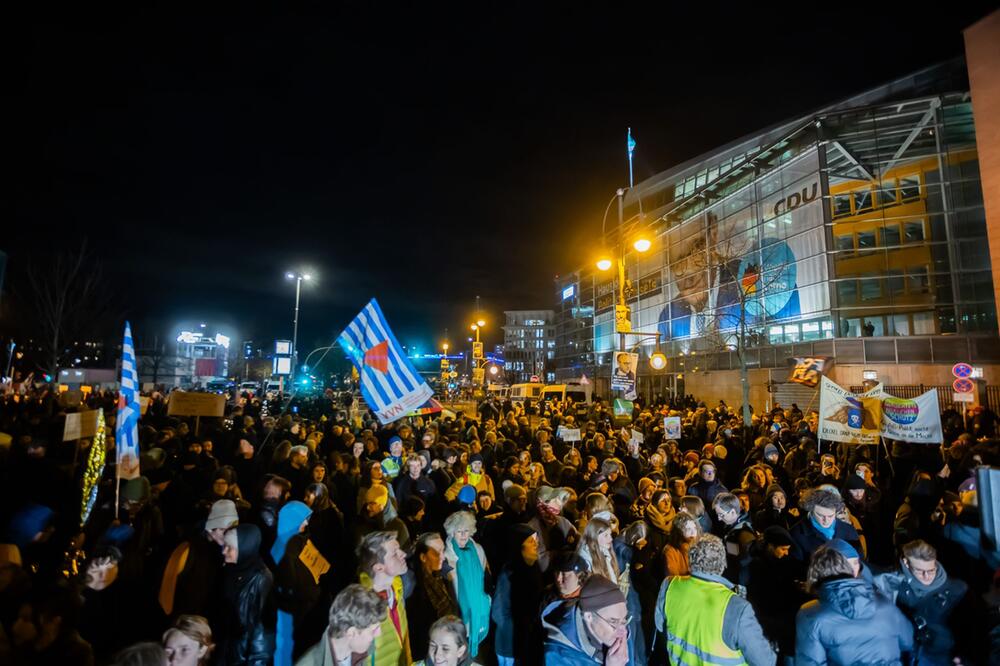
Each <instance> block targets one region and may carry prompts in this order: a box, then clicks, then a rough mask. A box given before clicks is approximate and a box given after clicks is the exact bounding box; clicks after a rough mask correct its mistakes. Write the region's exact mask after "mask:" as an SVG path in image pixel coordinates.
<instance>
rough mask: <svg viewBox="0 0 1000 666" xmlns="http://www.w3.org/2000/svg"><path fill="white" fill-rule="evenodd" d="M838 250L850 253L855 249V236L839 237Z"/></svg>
mask: <svg viewBox="0 0 1000 666" xmlns="http://www.w3.org/2000/svg"><path fill="white" fill-rule="evenodd" d="M837 249H838V250H841V251H843V252H850V251H851V250H853V249H854V235H853V234H845V235H843V236H837Z"/></svg>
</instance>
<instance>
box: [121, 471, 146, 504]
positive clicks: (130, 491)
mask: <svg viewBox="0 0 1000 666" xmlns="http://www.w3.org/2000/svg"><path fill="white" fill-rule="evenodd" d="M149 495H150V489H149V479H147V478H146V477H144V476H138V477H136V478H134V479H129V480H128V481H126V482H125V483H123V484H122V487H121V497H122V499H124V500H129V501H132V502H142V501H143V500H148V499H149Z"/></svg>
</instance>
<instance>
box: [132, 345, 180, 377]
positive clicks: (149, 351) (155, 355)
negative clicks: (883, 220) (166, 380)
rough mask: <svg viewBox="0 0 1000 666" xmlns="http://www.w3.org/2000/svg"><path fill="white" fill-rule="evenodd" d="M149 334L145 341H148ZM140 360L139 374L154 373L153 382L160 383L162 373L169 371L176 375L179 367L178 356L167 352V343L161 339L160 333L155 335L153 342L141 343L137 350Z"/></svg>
mask: <svg viewBox="0 0 1000 666" xmlns="http://www.w3.org/2000/svg"><path fill="white" fill-rule="evenodd" d="M148 340H149V338H148V336H147V337H145V338H144V340H143V341H144V342H148ZM136 356H137V357H138V359H137V360H138V362H139V375H140V377H145V376H149V375H152V378H153V384H159V383H160V373H161V372H167V373H168V374H169V375H171V376H172V375H174V374H175V372H176V368H177V358H176V357H175V356H172V355H169V354H168V353H167V345H166V343H165V342H163V341H161V340H160V338H159V336H158V335H154V336H153V342H152V344H145V345H140V346H139V348H138V349H137V350H136Z"/></svg>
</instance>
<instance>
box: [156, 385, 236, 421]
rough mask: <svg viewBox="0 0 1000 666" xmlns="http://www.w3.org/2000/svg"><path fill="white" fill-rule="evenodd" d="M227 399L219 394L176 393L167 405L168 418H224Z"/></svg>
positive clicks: (171, 396) (171, 395)
mask: <svg viewBox="0 0 1000 666" xmlns="http://www.w3.org/2000/svg"><path fill="white" fill-rule="evenodd" d="M225 411H226V397H225V396H222V395H218V394H217V393H187V392H186V391H174V392H173V393H171V394H170V402H169V403H168V404H167V416H222V415H223V414H224V413H225Z"/></svg>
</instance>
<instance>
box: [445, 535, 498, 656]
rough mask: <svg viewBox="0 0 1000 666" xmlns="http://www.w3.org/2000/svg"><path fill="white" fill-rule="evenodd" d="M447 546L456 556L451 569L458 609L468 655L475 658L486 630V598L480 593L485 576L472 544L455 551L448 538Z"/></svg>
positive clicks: (488, 606)
mask: <svg viewBox="0 0 1000 666" xmlns="http://www.w3.org/2000/svg"><path fill="white" fill-rule="evenodd" d="M451 547H452V548H453V549H454V550H455V554H456V555H457V556H458V562H457V565H456V567H455V573H456V575H457V577H458V581H457V584H456V586H455V587H456V588H457V589H456V592H457V593H458V606H459V608H461V609H462V621H463V622H464V623H465V627H466V629H468V631H469V655H470V656H472V657H475V656H476V655H477V654H478V653H479V643H480V642H481V641H482V640H483V639H484V638H486V634H488V633H489V631H490V595H488V594H486V592H485V591H484V590H483V585H484V584H485V579H486V574H485V572H484V571H483V564H482V562H480V561H479V552H478V551H477V549H476V542H475V541H473V540H472V539H469V542H468V543H467V544H466V545H465V548H459V547H458V544H457V543H455V540H454V539H452V540H451Z"/></svg>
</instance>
